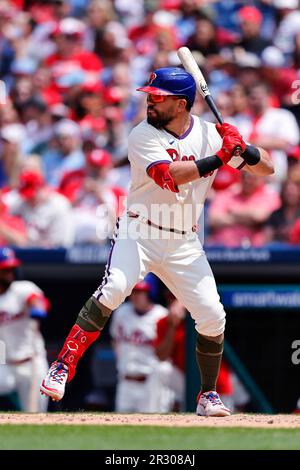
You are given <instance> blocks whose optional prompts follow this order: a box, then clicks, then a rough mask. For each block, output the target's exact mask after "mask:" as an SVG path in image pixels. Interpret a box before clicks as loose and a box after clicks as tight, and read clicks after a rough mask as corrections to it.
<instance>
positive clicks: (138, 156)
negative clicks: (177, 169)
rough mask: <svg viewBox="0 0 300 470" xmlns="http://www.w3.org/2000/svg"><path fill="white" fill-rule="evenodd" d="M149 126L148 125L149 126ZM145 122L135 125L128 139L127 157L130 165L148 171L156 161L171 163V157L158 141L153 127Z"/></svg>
mask: <svg viewBox="0 0 300 470" xmlns="http://www.w3.org/2000/svg"><path fill="white" fill-rule="evenodd" d="M149 128H150V126H149ZM149 128H148V127H146V125H145V124H143V123H142V124H140V125H139V126H137V127H135V128H134V129H133V130H132V131H131V134H130V136H129V140H128V159H129V161H130V163H131V164H132V165H136V166H138V167H139V168H140V169H142V170H144V171H146V172H148V171H149V170H150V168H152V167H153V166H154V165H156V164H158V163H172V161H173V160H172V158H171V156H170V155H169V154H168V152H167V151H166V149H165V148H164V147H163V145H162V144H161V143H160V141H159V136H158V135H156V134H155V129H154V130H153V131H152V129H149Z"/></svg>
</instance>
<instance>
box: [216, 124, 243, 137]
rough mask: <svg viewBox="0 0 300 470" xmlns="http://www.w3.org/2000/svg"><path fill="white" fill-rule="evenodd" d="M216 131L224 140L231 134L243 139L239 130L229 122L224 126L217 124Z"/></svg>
mask: <svg viewBox="0 0 300 470" xmlns="http://www.w3.org/2000/svg"><path fill="white" fill-rule="evenodd" d="M216 129H217V131H218V133H219V134H220V136H221V137H222V139H223V137H224V136H225V135H229V134H230V135H236V136H239V137H242V136H241V134H240V132H239V130H238V128H237V127H235V126H233V125H232V124H229V123H228V122H224V123H223V124H219V123H217V124H216Z"/></svg>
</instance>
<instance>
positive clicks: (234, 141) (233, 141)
mask: <svg viewBox="0 0 300 470" xmlns="http://www.w3.org/2000/svg"><path fill="white" fill-rule="evenodd" d="M216 129H217V131H218V133H219V134H220V136H221V137H222V139H223V145H222V149H221V150H224V148H226V150H227V152H226V153H227V162H226V163H228V161H229V160H228V155H229V154H230V158H231V157H232V156H233V155H234V152H235V149H236V148H237V147H240V149H241V153H243V152H244V151H245V150H246V146H247V145H246V142H245V141H244V139H243V137H242V136H241V134H240V133H239V130H238V128H237V127H235V126H233V125H232V124H229V123H227V122H224V123H223V124H216ZM224 160H226V159H223V158H222V161H223V163H225V161H224Z"/></svg>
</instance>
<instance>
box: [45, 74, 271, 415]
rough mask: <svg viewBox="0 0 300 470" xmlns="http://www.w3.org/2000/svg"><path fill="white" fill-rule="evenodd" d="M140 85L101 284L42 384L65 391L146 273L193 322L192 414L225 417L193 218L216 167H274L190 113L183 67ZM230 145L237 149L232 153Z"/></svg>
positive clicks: (259, 152)
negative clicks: (123, 201) (127, 167)
mask: <svg viewBox="0 0 300 470" xmlns="http://www.w3.org/2000/svg"><path fill="white" fill-rule="evenodd" d="M138 91H142V92H145V93H146V94H147V119H145V120H144V121H142V122H141V123H140V124H139V125H137V126H136V127H135V128H134V129H133V130H132V131H131V133H130V135H129V141H128V158H129V161H130V164H131V188H130V192H129V196H128V206H127V211H126V212H125V213H124V215H123V216H122V217H121V218H120V219H119V220H118V221H117V224H116V231H115V235H114V239H113V241H112V248H111V252H110V255H109V259H108V262H107V266H106V271H105V274H104V278H103V281H102V284H101V285H100V287H99V288H98V289H97V290H96V292H95V293H94V294H93V295H92V296H91V297H90V298H89V299H88V300H87V302H86V303H85V305H84V306H83V307H82V309H81V311H80V312H79V315H78V318H77V320H76V323H75V325H74V326H73V328H72V329H71V332H70V334H69V335H68V337H67V339H66V341H65V343H64V345H63V348H62V350H61V351H60V353H59V355H58V359H57V361H55V362H54V363H53V364H52V365H51V368H50V370H49V372H48V374H47V376H46V377H45V379H44V380H43V382H42V385H41V391H42V392H43V393H45V394H46V395H48V396H49V397H52V398H53V399H55V400H60V399H61V398H62V397H63V395H64V392H65V385H66V383H67V382H68V381H70V380H72V378H73V377H74V374H75V371H76V365H77V363H78V361H79V359H80V358H81V356H82V355H83V353H84V352H85V351H86V349H87V348H88V347H89V346H90V345H91V344H92V343H93V342H94V341H95V340H96V339H97V338H98V336H99V334H100V333H101V331H102V329H103V327H104V325H105V324H106V322H107V320H108V319H109V317H110V314H111V312H112V310H114V309H116V308H117V307H118V306H119V305H120V304H121V303H122V302H123V301H124V300H125V298H126V297H127V296H128V295H129V294H130V293H131V291H132V288H133V287H134V285H135V284H136V283H137V282H138V281H140V280H142V279H143V278H144V277H145V275H146V274H147V273H148V272H153V273H155V274H156V275H157V276H158V277H159V278H160V279H161V280H162V281H163V282H164V283H165V285H166V286H167V287H168V288H169V289H170V291H171V292H172V293H173V294H174V296H175V297H176V298H177V299H178V300H179V301H180V302H181V303H183V305H184V306H185V307H186V308H187V310H188V311H189V312H190V314H191V316H192V318H193V319H194V321H195V328H196V335H197V341H196V358H197V363H198V365H199V370H200V375H201V384H202V385H201V391H200V393H199V396H198V402H197V411H196V412H197V414H198V415H202V416H226V415H229V414H230V410H229V409H228V408H226V407H225V406H224V404H223V403H222V401H221V399H220V397H219V395H218V393H217V391H216V381H217V377H218V373H219V368H220V363H221V358H222V352H223V344H224V329H225V311H224V308H223V306H222V304H221V303H220V298H219V295H218V292H217V288H216V283H215V280H214V276H213V274H212V271H211V268H210V266H209V264H208V261H207V259H206V256H205V253H204V251H203V247H202V245H201V242H200V240H199V238H198V235H197V232H196V225H197V221H198V219H199V217H200V215H201V212H202V211H203V206H204V202H205V199H206V196H207V194H208V191H209V189H210V187H211V185H212V182H213V180H214V177H215V175H216V172H217V169H218V168H220V167H221V166H222V165H230V166H233V167H235V168H238V169H242V168H243V169H244V170H246V171H250V172H251V173H254V174H256V175H257V176H260V175H262V176H264V175H269V174H271V173H273V171H274V169H273V164H272V161H271V158H270V156H269V155H268V154H267V152H266V151H265V150H263V149H261V148H256V147H253V146H251V145H247V144H246V143H245V142H244V140H243V138H242V136H241V135H240V133H239V131H238V129H237V128H236V127H234V126H232V125H230V124H227V123H224V124H216V125H215V124H212V123H210V122H205V121H202V120H201V119H200V118H199V117H198V116H195V115H193V114H191V111H190V110H191V108H192V106H193V103H194V100H195V94H196V84H195V81H194V79H193V77H192V75H190V73H188V72H187V71H185V70H183V69H181V68H173V67H166V68H160V69H157V70H155V71H154V72H152V73H151V76H150V80H149V83H148V84H147V85H146V86H144V87H142V88H139V89H138ZM237 147H240V148H241V155H240V156H233V153H234V149H236V148H237Z"/></svg>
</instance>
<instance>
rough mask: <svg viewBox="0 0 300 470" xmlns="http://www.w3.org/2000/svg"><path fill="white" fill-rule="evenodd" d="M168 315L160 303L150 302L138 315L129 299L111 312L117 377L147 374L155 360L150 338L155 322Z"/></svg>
mask: <svg viewBox="0 0 300 470" xmlns="http://www.w3.org/2000/svg"><path fill="white" fill-rule="evenodd" d="M167 314H168V311H167V309H165V308H164V307H162V306H161V305H153V307H152V309H151V310H150V311H149V312H147V313H145V314H144V315H138V314H137V313H136V312H135V310H134V308H133V305H132V303H131V302H126V303H125V304H123V305H122V306H121V307H120V308H119V309H118V310H116V311H115V312H114V313H113V315H112V323H111V327H110V332H111V335H112V337H113V339H114V341H115V344H116V354H117V368H118V372H119V375H120V376H124V375H137V374H145V375H148V374H150V373H151V372H152V370H153V367H154V366H155V364H156V363H157V362H158V359H157V356H156V354H155V350H154V345H153V341H154V340H155V338H156V334H157V333H156V331H157V330H156V324H157V321H158V320H159V319H160V318H162V317H164V316H166V315H167Z"/></svg>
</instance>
